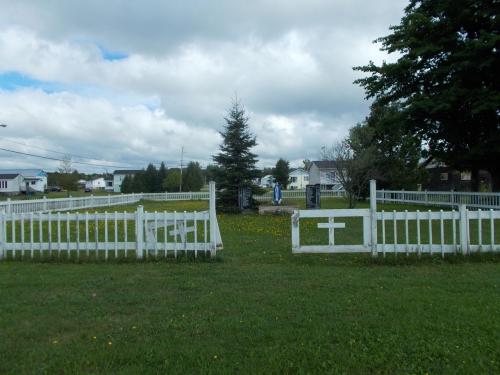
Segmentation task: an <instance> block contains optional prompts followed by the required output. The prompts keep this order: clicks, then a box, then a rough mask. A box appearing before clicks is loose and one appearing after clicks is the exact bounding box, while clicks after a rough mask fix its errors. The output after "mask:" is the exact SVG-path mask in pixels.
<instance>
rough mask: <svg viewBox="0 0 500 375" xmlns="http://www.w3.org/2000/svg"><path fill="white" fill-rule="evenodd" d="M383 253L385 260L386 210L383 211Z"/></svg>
mask: <svg viewBox="0 0 500 375" xmlns="http://www.w3.org/2000/svg"><path fill="white" fill-rule="evenodd" d="M382 253H383V255H384V258H385V215H384V210H382Z"/></svg>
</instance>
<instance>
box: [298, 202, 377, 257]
mask: <svg viewBox="0 0 500 375" xmlns="http://www.w3.org/2000/svg"><path fill="white" fill-rule="evenodd" d="M355 217H361V218H362V219H363V238H362V241H363V242H362V243H359V244H353V245H342V244H339V243H336V241H335V237H336V233H338V231H340V230H352V228H349V227H347V228H346V225H349V224H346V222H345V220H344V221H342V220H343V219H345V218H355ZM311 218H324V219H326V221H325V222H321V223H318V224H317V227H318V229H325V230H328V245H302V246H301V245H300V219H311ZM292 251H293V252H294V253H342V252H356V253H358V252H363V253H366V252H371V245H370V210H369V209H351V210H349V209H345V210H298V211H295V212H294V213H293V215H292Z"/></svg>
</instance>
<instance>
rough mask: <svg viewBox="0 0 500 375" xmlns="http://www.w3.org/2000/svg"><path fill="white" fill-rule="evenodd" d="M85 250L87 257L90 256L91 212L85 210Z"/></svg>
mask: <svg viewBox="0 0 500 375" xmlns="http://www.w3.org/2000/svg"><path fill="white" fill-rule="evenodd" d="M85 252H86V255H87V259H88V258H89V256H90V241H89V212H88V211H85Z"/></svg>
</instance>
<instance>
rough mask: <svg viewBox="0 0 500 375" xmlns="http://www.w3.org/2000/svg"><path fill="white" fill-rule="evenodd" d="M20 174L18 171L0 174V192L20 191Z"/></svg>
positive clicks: (11, 192)
mask: <svg viewBox="0 0 500 375" xmlns="http://www.w3.org/2000/svg"><path fill="white" fill-rule="evenodd" d="M21 184H22V176H21V175H20V174H19V173H2V174H0V193H1V194H5V195H11V194H12V195H14V194H19V193H20V192H21Z"/></svg>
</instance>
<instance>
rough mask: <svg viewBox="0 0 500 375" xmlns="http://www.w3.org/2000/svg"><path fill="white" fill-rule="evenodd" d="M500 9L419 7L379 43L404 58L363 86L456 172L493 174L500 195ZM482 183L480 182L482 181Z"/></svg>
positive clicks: (447, 4) (474, 3) (374, 70)
mask: <svg viewBox="0 0 500 375" xmlns="http://www.w3.org/2000/svg"><path fill="white" fill-rule="evenodd" d="M498 14H500V2H499V1H498V0H411V1H410V3H409V5H408V6H407V7H406V9H405V15H404V17H403V18H402V19H401V23H400V24H399V25H397V26H393V27H391V28H390V29H391V31H392V33H391V34H390V35H388V36H385V37H382V38H379V39H377V42H379V43H381V45H382V48H381V49H382V50H383V51H386V52H388V53H396V54H398V56H399V57H398V59H397V61H395V62H392V63H386V62H384V63H383V64H382V65H380V66H377V65H375V64H374V63H373V62H370V63H369V64H368V65H366V66H361V67H356V68H355V69H357V70H360V71H362V72H365V73H368V76H367V77H365V78H362V79H358V80H357V81H356V83H358V84H360V85H361V86H363V87H364V89H365V91H366V94H367V97H369V98H371V97H373V98H376V99H377V101H378V102H379V103H380V104H381V105H395V104H397V105H398V106H400V108H401V113H402V116H403V118H404V125H405V127H406V129H407V130H408V131H409V132H410V133H411V134H413V136H414V137H416V138H417V139H419V140H420V141H422V143H423V145H424V146H425V147H424V148H425V149H426V150H427V151H428V153H429V154H430V155H432V156H434V157H436V158H438V159H439V160H442V161H444V162H445V163H447V164H449V165H450V166H452V167H455V168H457V169H460V170H466V169H468V170H471V171H472V172H473V176H477V174H478V170H479V169H486V170H488V171H489V172H490V173H491V174H492V177H493V181H494V185H495V188H496V189H498V188H500V163H498V160H500V121H499V120H500V111H499V108H500V92H499V86H500V78H499V75H498V71H500V56H499V53H500V35H499V29H500V27H499V26H500V18H499V17H498ZM476 181H477V179H476Z"/></svg>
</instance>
